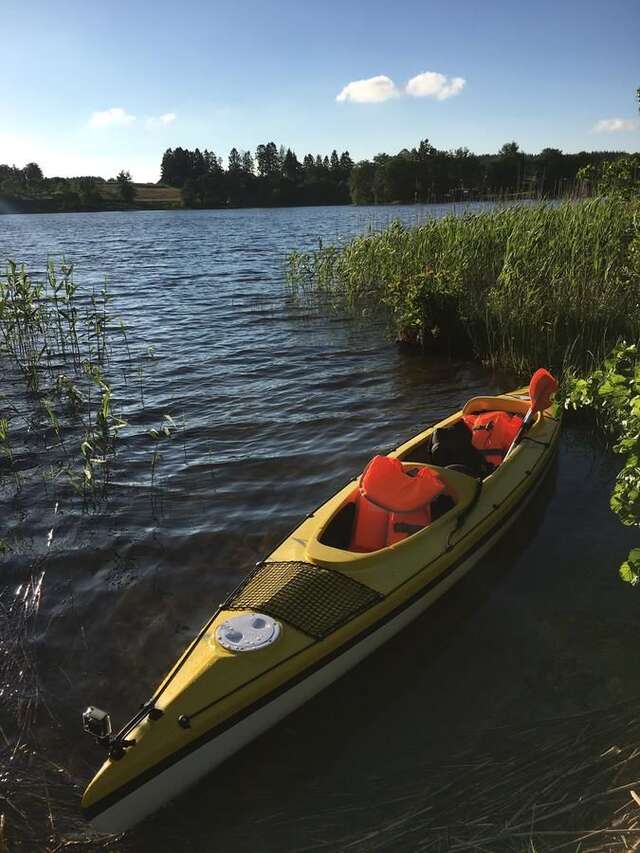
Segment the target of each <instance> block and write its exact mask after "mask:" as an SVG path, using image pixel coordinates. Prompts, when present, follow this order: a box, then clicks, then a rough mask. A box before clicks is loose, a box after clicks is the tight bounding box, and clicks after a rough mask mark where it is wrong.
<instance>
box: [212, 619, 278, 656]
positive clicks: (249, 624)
mask: <svg viewBox="0 0 640 853" xmlns="http://www.w3.org/2000/svg"><path fill="white" fill-rule="evenodd" d="M279 636H280V623H279V622H276V620H275V619H272V618H271V616H265V615H264V613H243V614H242V615H241V616H232V617H231V619H227V620H226V622H223V623H222V625H218V627H217V628H216V640H217V641H218V642H219V643H220V645H221V646H223V648H225V649H229V651H231V652H256V651H258V649H264V648H266V646H270V645H271V644H272V643H275V641H276V640H277V639H278V637H279Z"/></svg>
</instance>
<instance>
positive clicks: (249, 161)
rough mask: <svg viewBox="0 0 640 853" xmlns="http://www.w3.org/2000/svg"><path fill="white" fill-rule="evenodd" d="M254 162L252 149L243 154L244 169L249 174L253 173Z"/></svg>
mask: <svg viewBox="0 0 640 853" xmlns="http://www.w3.org/2000/svg"><path fill="white" fill-rule="evenodd" d="M253 170H254V162H253V155H252V154H251V151H245V152H244V154H243V155H242V171H243V172H245V173H246V174H247V175H253Z"/></svg>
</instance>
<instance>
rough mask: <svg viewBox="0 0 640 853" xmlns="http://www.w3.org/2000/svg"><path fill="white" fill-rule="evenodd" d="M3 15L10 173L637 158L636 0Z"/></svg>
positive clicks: (36, 9) (8, 5) (2, 153)
mask: <svg viewBox="0 0 640 853" xmlns="http://www.w3.org/2000/svg"><path fill="white" fill-rule="evenodd" d="M1 21H2V25H1V32H2V35H3V43H4V45H5V62H4V64H3V68H2V72H1V74H0V95H1V101H0V102H1V103H2V105H3V117H4V121H3V122H2V125H0V163H2V162H10V163H16V165H18V166H22V165H24V163H25V162H28V161H29V160H36V161H37V162H39V163H40V164H41V166H42V168H43V170H44V172H45V174H47V175H54V174H58V175H77V174H98V175H103V176H104V177H112V176H113V175H114V174H115V173H116V172H117V171H119V170H120V169H121V168H128V169H130V171H131V172H132V174H133V177H134V178H135V179H136V180H157V178H158V176H159V164H160V159H161V156H162V152H163V151H164V149H165V148H167V147H175V146H177V145H182V146H183V147H192V148H193V147H196V146H198V147H200V148H205V147H206V148H209V149H212V150H214V151H215V152H216V153H217V154H219V155H221V156H223V157H226V155H227V153H228V151H229V149H230V148H231V147H232V146H234V145H235V146H236V147H237V148H239V149H240V150H246V149H250V150H255V147H256V146H257V145H258V144H259V143H261V142H268V141H270V140H273V141H275V142H276V143H277V144H281V143H282V144H284V145H286V146H291V147H292V148H293V149H294V150H295V151H296V152H297V153H298V155H299V156H300V157H301V156H302V155H303V154H305V153H307V152H309V151H310V152H313V153H318V152H319V153H322V154H325V153H330V151H331V149H333V148H336V149H338V151H342V150H344V149H348V150H349V151H350V152H351V155H352V157H353V158H354V159H361V158H364V157H370V156H372V155H374V154H376V153H378V152H380V151H387V152H389V153H395V152H397V151H398V150H400V149H401V148H403V147H411V146H413V145H415V144H417V143H418V141H419V140H420V139H422V138H425V137H427V138H429V140H430V141H431V142H432V144H434V145H436V146H437V147H439V148H456V147H459V146H465V145H466V146H467V147H469V148H471V149H472V150H474V151H476V152H478V153H485V152H491V151H495V150H497V149H498V148H499V147H500V146H501V145H502V144H503V143H504V142H506V141H510V140H512V139H515V140H516V141H517V142H518V143H519V144H520V145H521V147H522V148H524V149H525V150H526V151H530V152H536V151H539V150H540V149H541V148H544V147H546V146H552V147H558V148H562V149H563V150H564V151H578V150H581V149H586V150H594V149H616V150H628V151H637V150H640V121H639V119H640V114H639V113H638V109H637V104H636V102H635V99H634V93H635V90H636V88H637V87H638V86H640V0H607V2H605V0H598V1H597V2H594V1H593V0H582V2H565V0H555V2H547V0H542V2H536V3H530V2H528V3H523V2H518V0H516V2H513V0H512V2H508V3H507V2H492V0H484V2H480V0H477V2H466V0H459V2H457V3H445V2H442V0H439V2H431V0H409V2H405V0H397V2H395V3H392V2H389V0H387V2H379V0H366V2H364V0H342V2H335V0H328V2H315V3H312V2H305V0H297V2H291V0H279V2H273V0H262V2H254V0H238V2H235V3H233V2H230V0H227V2H225V3H219V2H214V0H208V2H199V0H181V2H177V0H172V2H165V0H155V2H153V3H152V2H145V3H143V2H137V0H129V2H119V0H109V2H103V3H97V2H91V0H89V1H88V0H83V2H67V0H57V2H52V0H44V2H39V0H31V1H30V2H25V0H20V2H14V0H3V3H2V17H1ZM8 44H11V49H10V51H9V50H8V49H7V45H8ZM8 56H10V57H11V60H10V61H7V57H8ZM375 78H378V79H375ZM357 81H365V82H364V83H361V84H359V85H356V86H349V84H352V83H355V82H357ZM410 81H411V82H410ZM341 93H342V95H341ZM339 97H341V99H338V98H339ZM372 99H374V100H372Z"/></svg>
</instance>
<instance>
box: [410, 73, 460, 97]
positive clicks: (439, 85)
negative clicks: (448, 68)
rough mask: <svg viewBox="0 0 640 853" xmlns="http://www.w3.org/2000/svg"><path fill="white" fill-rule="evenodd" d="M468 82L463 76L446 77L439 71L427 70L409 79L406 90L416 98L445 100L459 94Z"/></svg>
mask: <svg viewBox="0 0 640 853" xmlns="http://www.w3.org/2000/svg"><path fill="white" fill-rule="evenodd" d="M466 82H467V81H466V80H465V79H464V78H463V77H445V75H444V74H440V73H439V72H438V71H425V72H423V73H422V74H418V75H417V76H416V77H412V78H411V80H409V82H408V83H407V85H406V87H405V92H406V93H407V94H408V95H413V97H414V98H436V99H437V100H438V101H444V100H446V99H447V98H452V97H453V96H454V95H459V94H460V92H461V91H462V90H463V89H464V86H465V83H466Z"/></svg>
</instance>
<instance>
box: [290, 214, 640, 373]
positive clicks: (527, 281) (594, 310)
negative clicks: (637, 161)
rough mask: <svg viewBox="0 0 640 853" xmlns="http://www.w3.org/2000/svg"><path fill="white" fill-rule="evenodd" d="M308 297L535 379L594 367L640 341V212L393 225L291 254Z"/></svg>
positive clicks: (408, 337) (298, 286)
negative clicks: (379, 317)
mask: <svg viewBox="0 0 640 853" xmlns="http://www.w3.org/2000/svg"><path fill="white" fill-rule="evenodd" d="M288 275H289V280H290V282H291V283H292V285H293V287H294V290H295V291H296V292H297V293H298V294H299V295H300V296H302V297H305V296H306V297H307V298H308V297H310V296H311V297H312V298H319V299H322V300H324V301H325V302H327V303H329V304H331V305H333V306H338V307H339V308H341V309H343V310H347V311H352V312H355V313H360V312H362V311H363V310H366V311H370V310H374V309H376V308H377V307H381V308H382V309H383V311H384V312H385V313H386V315H387V316H388V317H389V318H390V320H391V324H392V327H393V330H394V332H395V334H396V336H397V338H398V339H399V340H402V341H409V342H413V343H417V344H419V345H421V346H424V347H425V348H439V349H443V350H446V351H455V350H461V349H462V350H464V349H467V350H469V349H470V350H472V351H473V353H474V354H475V355H476V356H478V357H479V358H480V359H482V360H483V361H485V362H488V363H492V364H496V365H500V366H503V367H510V368H513V369H515V370H516V371H518V372H523V373H524V372H526V371H528V370H529V369H531V368H533V367H536V366H538V365H539V364H547V365H552V366H556V367H557V366H562V365H563V364H564V363H565V362H566V361H567V358H568V357H570V361H571V362H572V363H573V364H576V363H577V364H581V365H586V364H590V363H591V362H592V360H593V358H594V356H597V355H604V354H605V352H606V351H607V350H608V349H609V348H610V347H611V346H612V345H613V343H615V341H616V340H617V339H618V338H619V337H622V336H625V337H627V338H628V339H630V340H636V339H638V338H639V337H640V208H639V207H638V205H637V204H634V203H631V202H625V201H622V200H618V199H609V200H602V199H596V200H589V201H586V202H568V203H564V204H560V205H549V204H533V205H521V206H512V207H506V208H499V209H495V210H493V211H489V212H482V213H471V214H465V215H462V216H453V215H452V216H446V217H444V218H441V219H432V220H429V221H427V222H425V223H424V224H421V225H418V226H416V227H407V226H405V225H403V224H402V223H400V222H394V223H393V224H392V225H390V226H389V227H388V228H387V229H385V230H384V231H381V232H373V233H369V234H366V235H363V236H360V237H356V238H354V239H353V240H351V241H349V242H348V243H346V244H344V245H341V246H328V247H323V248H319V249H318V250H316V251H314V252H307V253H298V252H294V253H292V254H291V255H290V256H289V259H288Z"/></svg>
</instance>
